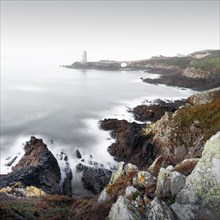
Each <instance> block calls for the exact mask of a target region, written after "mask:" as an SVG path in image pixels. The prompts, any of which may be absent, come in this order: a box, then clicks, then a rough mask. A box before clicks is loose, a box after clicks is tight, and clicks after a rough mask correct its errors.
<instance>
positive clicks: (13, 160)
mask: <svg viewBox="0 0 220 220" xmlns="http://www.w3.org/2000/svg"><path fill="white" fill-rule="evenodd" d="M17 157H18V156H16V157H14V158H13V159H12V160H10V161H9V162H8V163H6V164H5V166H8V167H10V166H11V165H12V164H13V163H14V162H15V161H16V159H17Z"/></svg>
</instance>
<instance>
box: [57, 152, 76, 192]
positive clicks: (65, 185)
mask: <svg viewBox="0 0 220 220" xmlns="http://www.w3.org/2000/svg"><path fill="white" fill-rule="evenodd" d="M58 159H59V160H61V161H62V160H63V161H64V164H65V166H64V167H61V170H62V172H63V173H64V174H65V177H64V180H63V182H62V183H61V192H62V194H64V195H67V196H72V178H73V174H72V170H71V168H70V164H69V161H68V156H67V155H66V154H65V153H64V152H61V154H60V155H58Z"/></svg>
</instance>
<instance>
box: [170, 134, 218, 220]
mask: <svg viewBox="0 0 220 220" xmlns="http://www.w3.org/2000/svg"><path fill="white" fill-rule="evenodd" d="M219 164H220V132H218V133H217V134H216V135H215V136H213V137H212V138H211V139H210V140H209V141H207V142H206V144H205V148H204V151H203V153H202V158H201V159H200V160H199V162H198V164H197V165H196V167H195V169H194V170H193V172H192V173H191V174H190V175H189V176H188V177H187V179H186V185H185V187H184V188H183V189H182V190H181V191H180V192H179V193H178V194H177V198H176V202H175V203H174V204H173V205H171V208H172V210H173V212H174V213H175V215H176V216H177V218H178V219H181V220H182V219H184V220H187V219H200V218H202V219H218V218H219V216H220V209H219V207H220V173H219Z"/></svg>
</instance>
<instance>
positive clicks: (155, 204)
mask: <svg viewBox="0 0 220 220" xmlns="http://www.w3.org/2000/svg"><path fill="white" fill-rule="evenodd" d="M145 216H146V219H148V220H158V219H159V220H174V219H175V218H174V216H173V213H172V211H171V210H170V209H169V207H168V206H167V205H166V204H165V202H163V201H162V200H160V199H159V198H158V197H155V198H154V200H153V201H152V202H151V203H150V205H149V207H148V208H147V211H146V213H145Z"/></svg>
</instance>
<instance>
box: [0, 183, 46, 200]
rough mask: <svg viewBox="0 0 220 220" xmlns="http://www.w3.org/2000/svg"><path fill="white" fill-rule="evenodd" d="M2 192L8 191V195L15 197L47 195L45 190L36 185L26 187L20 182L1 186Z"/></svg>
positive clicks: (0, 191) (0, 190)
mask: <svg viewBox="0 0 220 220" xmlns="http://www.w3.org/2000/svg"><path fill="white" fill-rule="evenodd" d="M0 193H6V194H7V195H11V196H14V197H39V196H45V195H46V193H45V192H44V191H43V190H41V189H39V188H37V187H35V186H27V187H24V186H23V185H22V183H20V182H17V183H14V184H12V185H11V186H7V187H4V188H1V189H0Z"/></svg>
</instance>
